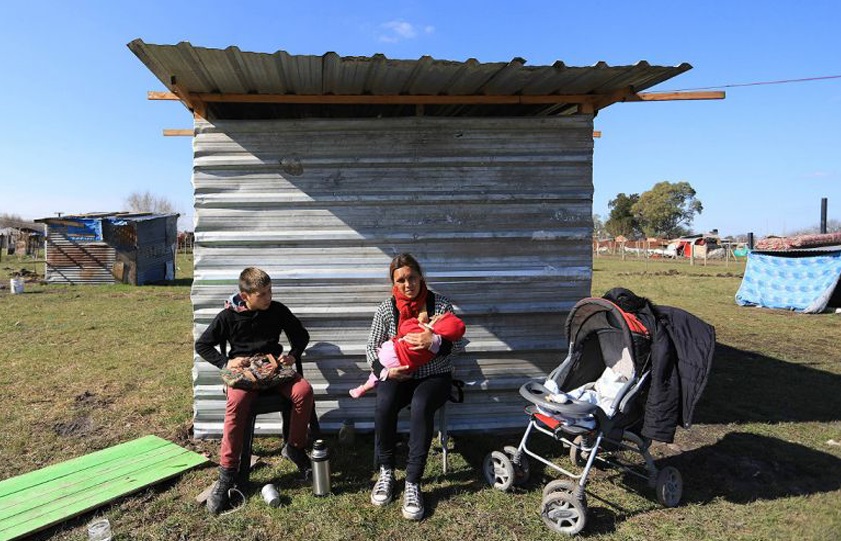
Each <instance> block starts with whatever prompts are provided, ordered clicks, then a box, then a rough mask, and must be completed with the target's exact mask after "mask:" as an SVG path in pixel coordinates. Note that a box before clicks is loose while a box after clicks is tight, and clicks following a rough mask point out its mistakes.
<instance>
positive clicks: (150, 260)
mask: <svg viewBox="0 0 841 541" xmlns="http://www.w3.org/2000/svg"><path fill="white" fill-rule="evenodd" d="M36 222H40V223H44V224H46V226H47V245H46V260H47V265H46V269H47V270H46V273H47V276H46V279H47V282H49V283H69V284H120V283H123V284H133V285H138V286H140V285H144V284H151V283H156V282H164V281H168V280H173V279H175V248H176V240H177V235H178V231H177V222H178V214H149V213H135V214H131V213H126V212H115V213H97V214H79V215H66V216H61V217H53V218H41V219H40V220H36Z"/></svg>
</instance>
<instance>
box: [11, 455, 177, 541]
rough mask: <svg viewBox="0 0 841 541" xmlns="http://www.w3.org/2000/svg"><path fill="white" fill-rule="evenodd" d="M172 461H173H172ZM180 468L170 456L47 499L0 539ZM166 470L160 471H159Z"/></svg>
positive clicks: (53, 521) (55, 520)
mask: <svg viewBox="0 0 841 541" xmlns="http://www.w3.org/2000/svg"><path fill="white" fill-rule="evenodd" d="M173 461H175V462H174V463H173ZM183 470H184V460H183V457H172V458H171V459H170V460H165V461H161V462H158V463H156V464H152V465H150V466H149V467H148V468H146V469H144V470H139V471H137V472H135V473H134V474H133V475H126V476H123V477H121V478H118V479H112V480H110V481H107V482H103V483H101V484H99V485H97V486H95V487H92V489H91V490H88V491H82V492H78V493H75V494H73V495H72V497H64V498H61V499H60V500H57V501H53V502H50V503H48V504H46V505H45V506H44V507H42V508H37V509H33V510H31V511H29V512H27V513H23V514H21V515H19V516H16V517H15V520H14V524H13V525H12V526H11V527H10V528H8V531H6V529H0V539H5V536H6V535H9V536H10V537H9V538H8V539H15V538H16V537H18V536H21V535H27V534H29V533H32V532H33V531H36V530H39V529H43V528H46V527H48V526H51V525H53V524H57V523H59V522H61V521H63V520H66V519H67V518H69V517H72V516H76V515H79V514H81V513H84V512H85V511H88V510H90V509H93V508H95V507H99V506H100V505H103V504H104V503H107V502H109V501H112V500H115V499H117V498H119V497H121V496H124V495H126V494H128V493H131V492H135V491H137V490H139V489H141V488H143V487H145V486H147V485H149V484H152V483H154V482H160V481H163V480H165V479H169V478H170V477H174V476H175V475H177V474H179V473H181V472H182V471H183ZM164 471H165V472H166V473H163V472H164Z"/></svg>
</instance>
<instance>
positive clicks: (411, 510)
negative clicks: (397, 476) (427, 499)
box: [403, 481, 424, 520]
mask: <svg viewBox="0 0 841 541" xmlns="http://www.w3.org/2000/svg"><path fill="white" fill-rule="evenodd" d="M423 511H424V509H423V494H421V489H420V484H418V483H410V482H408V481H406V489H405V490H404V491H403V518H407V519H409V520H420V519H422V518H423Z"/></svg>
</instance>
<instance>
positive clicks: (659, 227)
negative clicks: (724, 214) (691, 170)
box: [631, 181, 704, 237]
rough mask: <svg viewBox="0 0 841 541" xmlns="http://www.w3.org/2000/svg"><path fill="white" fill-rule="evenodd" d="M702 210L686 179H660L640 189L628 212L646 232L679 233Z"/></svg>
mask: <svg viewBox="0 0 841 541" xmlns="http://www.w3.org/2000/svg"><path fill="white" fill-rule="evenodd" d="M703 210H704V206H703V205H702V204H701V201H699V200H698V199H697V198H696V197H695V190H694V189H693V188H692V186H691V185H690V184H689V183H688V182H685V181H682V182H675V183H671V182H668V181H663V182H658V183H657V184H655V185H654V187H653V188H651V189H650V190H648V191H647V192H643V193H642V194H641V195H640V196H639V200H638V201H636V202H635V203H634V204H633V207H632V209H631V212H632V214H633V215H634V217H635V218H636V219H637V222H638V223H639V226H640V229H641V230H642V232H643V234H645V235H646V236H648V237H659V236H665V237H678V236H680V235H684V234H686V233H688V232H689V227H690V226H691V225H692V220H693V219H694V218H695V215H696V214H701V212H702V211H703Z"/></svg>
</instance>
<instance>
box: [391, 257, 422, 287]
mask: <svg viewBox="0 0 841 541" xmlns="http://www.w3.org/2000/svg"><path fill="white" fill-rule="evenodd" d="M401 267H409V268H411V269H414V271H415V272H417V273H418V274H419V275H420V277H421V278H423V270H421V266H420V263H418V260H417V259H415V256H413V255H412V254H410V253H408V252H403V253H402V254H399V255H396V256H394V259H392V260H391V265H389V266H388V281H389V282H393V281H394V271H396V270H397V269H399V268H401Z"/></svg>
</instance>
